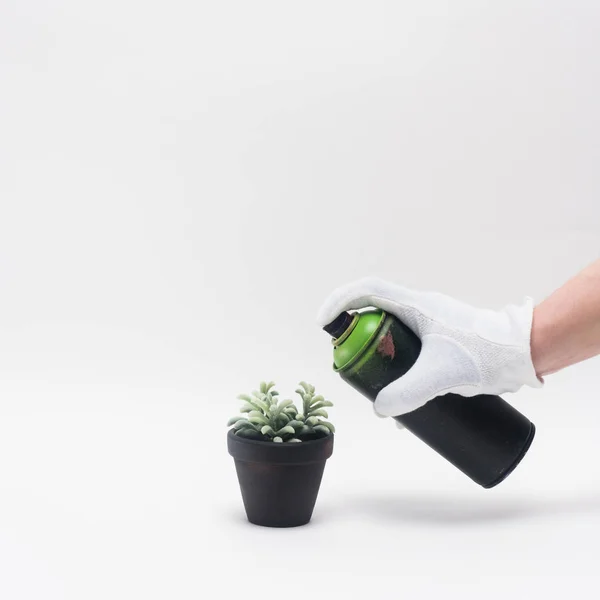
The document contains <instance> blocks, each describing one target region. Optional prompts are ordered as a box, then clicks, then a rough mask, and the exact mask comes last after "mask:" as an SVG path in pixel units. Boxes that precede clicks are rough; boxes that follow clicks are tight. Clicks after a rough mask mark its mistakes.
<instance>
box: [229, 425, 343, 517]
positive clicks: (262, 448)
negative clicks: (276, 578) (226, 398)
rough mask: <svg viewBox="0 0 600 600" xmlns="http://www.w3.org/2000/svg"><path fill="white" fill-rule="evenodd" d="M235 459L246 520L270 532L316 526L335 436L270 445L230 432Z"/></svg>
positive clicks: (230, 452)
mask: <svg viewBox="0 0 600 600" xmlns="http://www.w3.org/2000/svg"><path fill="white" fill-rule="evenodd" d="M227 449H228V450H229V454H231V456H233V458H234V461H235V468H236V471H237V476H238V481H239V483H240V489H241V491H242V499H243V501H244V507H245V509H246V516H247V517H248V520H249V521H250V522H251V523H254V524H255V525H263V526H265V527H297V526H298V525H305V524H306V523H308V522H309V521H310V518H311V516H312V512H313V509H314V507H315V502H316V500H317V495H318V493H319V487H320V485H321V478H322V477H323V471H324V469H325V461H326V460H327V459H328V458H329V457H330V456H331V453H332V452H333V434H332V435H329V436H325V437H322V438H318V439H314V440H308V441H304V442H300V443H298V442H292V443H290V442H288V443H276V442H264V441H257V440H251V439H247V438H242V437H240V436H237V435H234V433H233V431H232V430H230V431H229V432H228V434H227Z"/></svg>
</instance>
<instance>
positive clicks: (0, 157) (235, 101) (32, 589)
mask: <svg viewBox="0 0 600 600" xmlns="http://www.w3.org/2000/svg"><path fill="white" fill-rule="evenodd" d="M599 78H600V5H599V4H598V3H597V2H595V1H594V0H589V1H583V0H575V1H571V2H562V1H560V2H559V1H557V0H545V1H542V0H539V1H523V0H521V1H516V0H505V1H503V2H488V1H481V0H477V1H476V0H472V1H470V2H469V1H466V0H458V1H457V0H455V1H453V2H450V1H430V2H428V1H417V0H411V1H396V2H392V1H388V2H382V1H377V0H371V1H370V2H353V1H348V0H346V1H344V2H342V1H341V0H337V1H332V0H319V1H312V0H305V1H304V2H291V1H281V0H278V1H275V0H273V1H266V0H254V1H252V2H243V1H241V0H240V1H228V0H221V1H217V0H195V1H185V0H174V1H171V2H150V1H146V2H141V0H118V1H117V0H106V1H103V2H86V1H81V0H79V1H76V0H56V1H54V2H44V1H42V0H35V1H34V0H3V2H2V3H1V5H0V598H2V599H3V600H21V599H27V600H38V599H39V600H54V599H68V600H71V599H73V600H75V599H76V600H81V599H85V600H96V599H102V600H106V599H109V598H110V599H111V600H117V599H118V600H121V599H123V600H124V599H127V600H130V599H132V598H140V599H141V598H143V599H144V600H151V599H169V600H171V599H177V600H187V599H192V598H194V599H195V598H211V599H212V598H215V599H220V598H230V597H231V598H232V597H235V596H240V597H244V598H250V599H251V598H265V597H285V598H291V599H295V598H326V597H327V598H330V597H338V596H339V597H346V598H355V597H356V598H365V597H367V598H396V597H406V598H409V597H410V598H428V597H431V598H434V597H436V598H437V597H445V598H461V599H465V598H478V599H479V598H506V597H513V598H564V597H565V596H566V595H569V596H570V597H583V598H593V597H597V595H598V586H599V583H600V580H599V575H598V556H599V552H600V542H599V541H598V540H599V534H600V469H599V468H598V462H597V459H598V456H599V453H600V436H599V435H598V419H599V417H600V404H599V402H598V394H597V390H598V385H599V384H600V380H599V379H598V365H599V364H600V363H599V362H598V360H591V361H589V362H588V363H586V364H582V365H578V366H576V367H573V368H571V369H569V370H568V371H565V372H563V373H560V374H558V375H555V376H552V377H549V378H548V381H547V386H546V387H545V389H543V390H541V391H539V390H536V391H533V390H524V391H522V392H520V393H519V394H517V395H515V396H512V397H511V398H510V400H511V401H514V403H515V405H516V406H517V407H518V408H519V409H520V410H522V411H523V412H524V413H525V414H527V415H528V416H529V417H530V418H531V419H532V420H533V421H534V422H535V423H536V425H537V428H538V434H537V439H536V441H535V442H534V444H533V446H532V449H531V451H530V453H529V454H528V456H527V457H526V459H525V461H524V462H523V463H522V465H521V466H520V467H519V468H518V470H517V471H515V473H514V474H513V475H511V477H510V478H509V479H508V480H507V481H506V482H504V483H503V484H502V485H501V486H499V487H498V488H496V489H494V490H490V491H485V490H482V489H480V488H478V487H477V486H475V485H474V484H473V483H472V482H470V480H468V479H467V478H466V477H465V476H464V475H462V474H461V473H459V472H458V471H457V470H456V469H454V468H453V467H452V466H450V465H449V464H447V463H445V462H444V461H443V460H442V459H440V458H439V457H438V456H437V455H436V454H435V453H433V452H432V451H431V450H429V449H428V448H427V447H425V446H424V445H423V444H422V443H420V442H418V440H416V439H415V438H413V437H412V436H411V435H410V434H408V433H406V432H404V433H402V432H398V431H396V429H395V427H394V426H393V423H392V422H390V421H389V420H378V419H376V418H375V417H374V416H373V415H372V412H371V407H370V405H369V403H368V402H367V401H366V400H364V399H362V398H361V397H360V396H359V395H358V394H356V393H355V392H354V391H352V390H350V389H349V388H347V387H346V386H345V385H344V384H343V383H342V382H341V381H339V380H338V379H337V378H336V376H335V375H334V374H333V373H332V372H331V370H330V363H331V356H330V351H331V347H330V344H329V342H328V339H327V336H326V335H325V334H323V333H322V332H321V331H320V330H319V329H318V327H316V325H315V323H314V317H315V313H316V310H317V308H318V306H319V305H320V303H321V301H322V300H323V299H324V297H325V296H326V295H327V293H328V292H329V291H330V290H331V289H332V288H333V287H335V286H336V285H338V284H340V283H343V282H346V281H348V280H350V279H354V278H356V277H360V276H363V275H368V274H375V275H379V276H382V277H386V278H389V279H392V280H394V281H398V282H401V283H403V284H405V285H408V286H412V287H416V288H420V289H435V290H439V291H442V292H445V293H448V294H452V295H455V296H457V297H459V298H461V299H463V300H465V301H467V302H471V303H474V304H477V305H481V306H489V307H500V306H501V305H502V304H504V303H505V302H509V301H519V300H520V299H521V298H522V296H524V295H531V296H533V297H534V298H535V299H537V300H541V299H542V298H543V297H545V296H546V295H548V294H549V293H550V292H551V291H552V290H553V289H555V288H556V287H558V286H559V285H560V284H561V283H562V282H563V281H564V280H565V279H567V278H568V277H569V276H571V275H572V274H574V273H575V272H576V271H577V270H578V269H580V268H582V267H583V266H585V265H586V264H587V263H589V262H591V261H592V260H593V259H595V258H597V257H598V246H599V244H598V241H599V234H600V183H599V177H598V166H599V164H600V142H599V140H600V116H599V114H600V113H599V110H598V106H599V104H600V103H599V94H600V87H599V86H600V84H599V80H600V79H599ZM263 378H267V379H275V380H276V381H277V383H278V384H279V385H280V389H281V391H282V392H284V394H285V393H291V392H292V391H293V389H294V387H295V384H296V382H297V381H298V380H299V379H307V380H309V381H311V382H312V383H314V384H315V385H316V386H317V388H318V389H319V390H320V391H322V392H323V393H324V394H325V395H326V396H327V397H328V398H329V399H331V400H332V401H333V402H334V403H335V404H336V406H335V407H334V408H333V409H332V410H331V411H330V416H331V419H332V420H333V421H334V422H335V423H336V424H337V427H338V434H337V436H336V448H335V451H334V455H333V457H332V458H331V460H330V461H329V463H328V466H327V469H326V472H325V477H324V481H323V485H322V489H321V494H320V497H319V500H318V504H317V507H316V510H315V514H314V519H313V521H312V522H311V524H310V525H308V526H306V527H304V528H299V529H294V530H269V529H263V528H258V527H254V526H251V525H249V524H248V523H247V522H246V521H245V517H244V513H243V508H242V504H241V498H240V495H239V489H238V485H237V481H236V478H235V472H234V468H233V463H232V460H231V458H230V457H229V456H228V455H227V452H226V446H225V426H224V425H225V422H226V420H227V418H228V417H229V416H230V415H231V414H235V412H236V410H237V407H238V402H237V401H236V400H235V396H236V395H237V394H238V393H240V392H242V391H248V390H251V389H253V388H255V387H256V385H257V383H258V382H259V381H260V380H261V379H263Z"/></svg>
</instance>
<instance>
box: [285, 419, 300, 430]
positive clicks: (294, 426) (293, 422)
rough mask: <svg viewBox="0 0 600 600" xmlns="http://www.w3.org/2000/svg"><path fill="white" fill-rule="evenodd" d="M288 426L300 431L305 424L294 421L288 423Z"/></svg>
mask: <svg viewBox="0 0 600 600" xmlns="http://www.w3.org/2000/svg"><path fill="white" fill-rule="evenodd" d="M288 426H289V427H293V428H294V430H296V429H298V430H300V429H302V428H303V427H304V423H303V422H302V421H297V420H293V421H290V422H289V423H288Z"/></svg>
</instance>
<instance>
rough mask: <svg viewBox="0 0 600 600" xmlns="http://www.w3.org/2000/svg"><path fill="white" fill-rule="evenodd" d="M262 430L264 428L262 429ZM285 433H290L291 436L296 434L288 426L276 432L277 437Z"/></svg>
mask: <svg viewBox="0 0 600 600" xmlns="http://www.w3.org/2000/svg"><path fill="white" fill-rule="evenodd" d="M263 429H264V428H263ZM285 433H290V434H292V435H294V434H295V433H296V430H295V429H294V428H293V427H290V426H289V425H286V426H285V427H282V428H281V429H280V430H279V431H278V432H277V435H283V434H285Z"/></svg>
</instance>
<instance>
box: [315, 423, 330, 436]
mask: <svg viewBox="0 0 600 600" xmlns="http://www.w3.org/2000/svg"><path fill="white" fill-rule="evenodd" d="M315 431H318V432H319V433H324V434H325V435H329V434H330V433H331V431H329V429H327V427H324V426H323V425H317V426H316V427H315Z"/></svg>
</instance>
